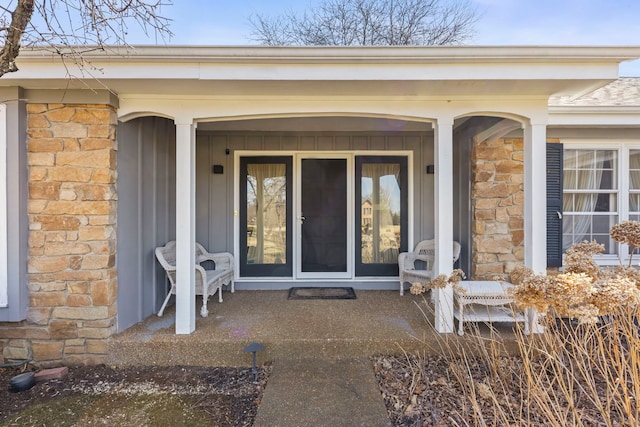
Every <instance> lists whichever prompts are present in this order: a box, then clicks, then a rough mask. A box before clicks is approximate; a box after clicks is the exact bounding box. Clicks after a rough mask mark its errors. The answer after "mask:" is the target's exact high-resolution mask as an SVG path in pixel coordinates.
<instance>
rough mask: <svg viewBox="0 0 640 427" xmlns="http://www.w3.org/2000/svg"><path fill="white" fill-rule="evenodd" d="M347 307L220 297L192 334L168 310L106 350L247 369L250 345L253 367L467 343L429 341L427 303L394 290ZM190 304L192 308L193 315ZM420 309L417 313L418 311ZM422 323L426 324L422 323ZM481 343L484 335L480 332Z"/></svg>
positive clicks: (508, 340) (283, 298)
mask: <svg viewBox="0 0 640 427" xmlns="http://www.w3.org/2000/svg"><path fill="white" fill-rule="evenodd" d="M356 294H357V299H355V300H288V299H287V291H236V292H235V293H234V294H232V293H230V292H224V293H223V297H224V302H223V303H222V304H219V303H218V302H217V296H214V297H213V298H211V299H210V300H209V305H208V307H209V317H207V318H202V317H200V315H199V314H198V315H197V316H196V330H195V332H193V333H192V334H190V335H176V334H175V325H174V319H175V307H170V308H169V309H167V310H166V311H165V314H164V316H163V317H157V316H156V315H152V316H150V317H148V318H147V319H146V320H145V321H144V322H142V323H140V324H137V325H135V326H133V327H131V328H129V329H127V330H126V331H124V332H122V333H120V334H117V335H116V336H115V337H113V338H112V340H111V342H110V344H109V359H108V363H110V364H113V365H196V366H247V365H249V364H250V363H251V356H250V354H247V353H244V352H243V349H244V347H245V346H246V345H248V344H249V343H251V342H252V341H256V342H259V343H261V344H263V345H264V346H265V350H264V351H261V352H259V353H258V363H259V364H263V363H265V362H270V361H273V360H274V359H298V358H300V359H302V358H318V357H322V358H326V357H330V358H345V359H346V358H361V357H369V356H373V355H377V354H399V353H402V352H403V351H405V352H407V353H416V352H418V353H420V354H423V355H436V354H440V353H441V352H442V349H441V343H442V341H441V340H443V339H444V340H458V342H463V341H464V340H468V339H472V338H471V335H472V334H465V336H464V337H459V336H458V335H456V334H445V335H440V336H439V337H437V336H436V335H437V334H436V333H435V332H434V331H433V328H432V327H431V326H430V322H433V313H432V309H429V308H425V301H427V300H428V297H427V298H424V299H423V298H422V297H416V296H413V295H410V294H407V295H405V296H404V297H401V296H399V295H398V292H397V291H362V290H356ZM200 304H201V300H200V299H198V301H197V305H196V307H197V308H198V310H199V308H200ZM421 308H422V309H424V310H425V313H426V318H425V314H423V312H422V311H421ZM427 319H428V320H427ZM495 326H496V327H497V329H498V330H499V333H500V336H501V337H502V339H503V340H504V341H505V349H506V350H507V351H509V352H512V351H513V352H517V348H516V347H515V343H514V340H513V338H514V333H513V330H512V327H513V325H512V324H509V323H506V324H497V325H495ZM480 332H481V334H482V335H483V336H489V333H488V328H487V327H486V326H484V325H480Z"/></svg>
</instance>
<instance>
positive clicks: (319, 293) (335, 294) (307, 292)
mask: <svg viewBox="0 0 640 427" xmlns="http://www.w3.org/2000/svg"><path fill="white" fill-rule="evenodd" d="M288 299H356V292H355V291H354V290H353V288H290V289H289V297H288Z"/></svg>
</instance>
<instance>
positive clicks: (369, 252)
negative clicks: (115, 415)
mask: <svg viewBox="0 0 640 427" xmlns="http://www.w3.org/2000/svg"><path fill="white" fill-rule="evenodd" d="M407 206H408V203H407V158H406V157H401V156H394V157H391V156H390V157H385V156H375V157H374V156H360V157H356V224H358V225H359V226H358V227H356V275H357V276H394V275H397V274H398V254H399V253H400V252H402V251H406V250H407V249H406V248H407Z"/></svg>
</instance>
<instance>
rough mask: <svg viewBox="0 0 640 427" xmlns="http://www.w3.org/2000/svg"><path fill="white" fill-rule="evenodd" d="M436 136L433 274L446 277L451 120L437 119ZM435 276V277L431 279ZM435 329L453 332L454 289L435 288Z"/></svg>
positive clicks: (450, 262)
mask: <svg viewBox="0 0 640 427" xmlns="http://www.w3.org/2000/svg"><path fill="white" fill-rule="evenodd" d="M434 137H435V141H434V142H435V147H434V149H435V152H434V157H435V201H434V202H435V215H434V216H435V224H434V225H435V240H436V242H435V243H436V244H435V247H436V254H435V265H434V268H433V274H434V275H438V274H446V275H449V274H450V273H451V271H452V270H453V117H439V118H438V122H437V124H436V129H435V132H434ZM434 277H435V276H434ZM434 292H435V298H434V300H435V301H434V302H435V328H436V331H438V332H440V333H451V332H453V331H454V329H453V289H452V287H451V286H447V287H446V288H444V289H435V290H434Z"/></svg>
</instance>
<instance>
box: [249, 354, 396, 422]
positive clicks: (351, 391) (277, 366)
mask: <svg viewBox="0 0 640 427" xmlns="http://www.w3.org/2000/svg"><path fill="white" fill-rule="evenodd" d="M390 425H391V422H390V421H389V417H388V415H387V411H386V409H385V406H384V402H383V400H382V395H381V393H380V390H379V388H378V384H377V381H376V379H375V376H374V373H373V367H372V365H371V362H370V361H369V360H368V359H336V358H321V359H320V358H318V359H276V360H275V361H274V364H273V370H272V373H271V375H270V377H269V382H268V383H267V388H266V389H265V392H264V396H263V398H262V403H261V404H260V406H259V408H258V415H257V417H256V420H255V423H254V426H256V427H272V426H278V427H298V426H300V427H301V426H315V427H323V426H326V427H340V426H367V427H377V426H381V427H382V426H390Z"/></svg>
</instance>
